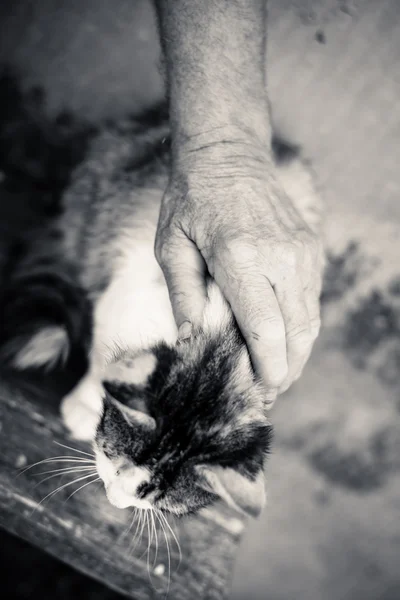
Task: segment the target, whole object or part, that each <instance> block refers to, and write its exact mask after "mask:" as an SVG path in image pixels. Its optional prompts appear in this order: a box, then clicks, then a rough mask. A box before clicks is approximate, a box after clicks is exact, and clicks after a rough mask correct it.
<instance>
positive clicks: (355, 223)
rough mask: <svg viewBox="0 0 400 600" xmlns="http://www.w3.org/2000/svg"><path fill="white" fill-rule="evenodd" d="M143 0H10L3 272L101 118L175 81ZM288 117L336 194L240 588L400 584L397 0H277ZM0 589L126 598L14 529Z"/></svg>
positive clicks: (1, 167) (385, 588) (271, 67)
mask: <svg viewBox="0 0 400 600" xmlns="http://www.w3.org/2000/svg"><path fill="white" fill-rule="evenodd" d="M158 60H159V45H158V42H157V36H156V27H155V20H154V15H153V12H152V7H151V4H150V2H148V1H147V0H136V1H134V0H112V1H111V0H108V2H106V1H105V0H79V2H78V1H73V0H69V1H67V0H41V2H35V1H34V0H2V2H1V3H0V186H1V202H0V271H1V264H2V263H1V251H2V249H3V251H4V248H6V246H7V243H8V242H9V239H8V232H9V231H10V230H11V229H10V223H11V222H12V223H16V222H18V223H19V226H20V228H21V231H23V230H24V228H27V229H29V228H30V227H32V225H33V224H34V222H35V219H37V220H42V219H43V218H46V216H47V215H49V214H50V213H51V211H52V210H53V208H54V206H55V205H56V204H57V202H58V198H59V196H60V194H61V192H62V190H63V188H64V186H65V185H66V182H67V181H68V175H69V173H70V171H71V169H72V168H73V167H74V166H75V165H76V164H78V163H79V161H80V160H81V159H82V156H83V153H84V149H85V145H86V142H87V140H88V139H89V138H90V135H91V132H92V131H93V130H94V129H98V128H99V127H101V123H102V122H104V121H105V120H107V119H113V120H114V119H116V118H118V117H120V116H124V115H127V114H130V113H134V112H137V110H138V109H139V108H141V107H144V106H148V105H150V104H152V103H153V102H154V101H155V100H157V99H159V98H160V97H161V96H162V94H163V86H162V81H161V78H160V76H159V73H158ZM268 82H269V95H270V99H271V103H272V110H273V118H274V123H275V127H276V128H277V130H278V131H279V132H280V133H281V134H283V135H284V136H285V137H286V138H287V139H288V140H290V141H291V142H293V143H295V144H298V145H299V146H300V147H301V149H302V152H303V154H304V156H305V157H306V158H308V159H309V160H310V163H311V165H312V168H313V170H314V174H315V179H316V183H317V187H318V189H319V191H320V194H321V196H322V197H323V200H324V205H325V208H326V214H325V227H324V239H325V244H326V248H327V253H328V259H329V260H328V266H327V275H326V282H325V289H324V293H323V323H324V328H323V331H322V334H321V336H320V338H319V340H318V342H317V344H316V347H315V350H314V352H313V355H312V357H311V360H310V362H309V364H308V366H307V368H306V371H305V373H304V376H303V377H302V379H301V380H300V381H299V382H298V383H296V385H295V386H293V388H292V389H291V390H290V391H289V392H288V393H287V394H286V395H285V396H283V397H282V398H281V399H280V400H279V402H278V403H277V405H276V407H275V408H274V411H273V415H272V420H273V423H274V425H275V431H276V442H275V446H274V451H273V455H272V457H271V459H270V461H269V464H268V471H267V478H268V488H269V503H268V507H267V509H266V511H265V512H264V514H263V515H262V517H261V519H260V520H259V521H257V522H254V523H252V524H250V526H249V528H248V530H247V532H246V535H245V536H244V539H243V542H242V545H241V549H240V551H239V554H238V560H237V565H236V572H235V576H234V582H233V590H232V594H231V598H232V599H233V600H242V599H243V598H252V599H253V600H294V599H296V600H321V599H323V600H350V599H351V600H398V599H399V598H400V569H399V560H400V394H399V390H400V377H399V376H400V264H399V263H400V261H399V257H400V202H399V194H400V169H399V166H398V162H399V154H400V153H399V148H400V2H399V0H379V1H377V0H293V1H291V0H270V19H269V36H268ZM0 548H1V549H0V571H1V579H2V588H3V592H2V594H1V595H2V597H3V598H7V599H11V598H15V599H17V598H31V597H33V596H35V597H36V596H42V598H50V597H51V598H53V597H55V596H57V597H60V598H65V599H66V600H67V599H69V598H72V597H74V596H76V595H79V594H82V595H83V594H85V596H86V597H87V598H97V597H99V598H108V597H111V596H115V594H113V593H112V592H109V591H108V590H106V589H105V588H103V587H102V586H100V585H98V584H96V583H93V582H92V581H90V580H89V579H87V578H84V577H83V576H81V575H79V574H77V573H75V572H73V571H72V570H70V569H69V568H67V567H65V566H63V565H61V564H60V563H58V562H56V561H54V560H53V559H51V558H49V557H48V556H47V555H45V554H42V553H41V552H39V551H38V550H35V549H32V548H31V547H30V546H27V545H26V544H25V543H23V542H21V541H19V540H14V539H13V538H11V537H9V536H7V535H6V534H3V533H2V534H1V535H0Z"/></svg>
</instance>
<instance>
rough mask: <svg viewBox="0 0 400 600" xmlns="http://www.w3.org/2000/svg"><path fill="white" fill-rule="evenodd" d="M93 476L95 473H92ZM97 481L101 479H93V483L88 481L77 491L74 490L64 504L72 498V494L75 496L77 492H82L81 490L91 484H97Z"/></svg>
mask: <svg viewBox="0 0 400 600" xmlns="http://www.w3.org/2000/svg"><path fill="white" fill-rule="evenodd" d="M94 475H97V473H94ZM98 481H101V477H97V478H96V479H94V480H93V481H88V482H87V483H84V484H83V485H81V486H80V487H78V489H77V490H74V491H73V492H72V494H70V495H69V496H68V498H67V499H66V500H64V502H67V501H68V500H69V499H70V498H72V496H73V495H74V494H76V493H77V492H79V491H80V490H83V488H85V487H86V486H88V485H90V484H91V483H97V482H98Z"/></svg>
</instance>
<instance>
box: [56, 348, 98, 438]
mask: <svg viewBox="0 0 400 600" xmlns="http://www.w3.org/2000/svg"><path fill="white" fill-rule="evenodd" d="M102 362H103V361H102V359H100V358H99V357H98V356H97V357H95V358H93V355H92V360H91V365H90V368H89V371H88V373H87V374H86V375H85V377H84V378H83V379H81V381H80V382H79V383H78V385H77V386H76V387H75V388H74V389H73V390H72V391H71V392H70V393H69V394H68V395H67V396H65V397H64V398H63V400H62V401H61V415H62V418H63V421H64V424H65V426H66V427H67V429H68V430H69V432H70V434H71V436H72V437H73V438H74V439H76V440H81V441H85V442H91V441H93V440H94V437H95V434H96V429H97V425H98V422H99V419H100V416H101V413H102V410H103V395H104V388H103V385H102V368H103V365H102Z"/></svg>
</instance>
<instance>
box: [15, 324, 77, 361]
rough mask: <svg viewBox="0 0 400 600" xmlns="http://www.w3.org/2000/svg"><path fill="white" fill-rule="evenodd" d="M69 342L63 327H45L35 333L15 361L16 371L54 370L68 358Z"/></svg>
mask: <svg viewBox="0 0 400 600" xmlns="http://www.w3.org/2000/svg"><path fill="white" fill-rule="evenodd" d="M68 352H69V340H68V334H67V332H66V330H65V329H64V328H63V327H58V326H56V325H54V326H48V327H43V328H42V329H40V330H39V331H38V332H37V333H35V334H34V335H33V336H32V337H31V339H30V340H29V341H28V342H27V343H26V344H25V346H24V347H23V348H22V349H21V350H20V351H19V352H18V354H17V355H16V356H15V358H14V360H13V365H14V367H15V368H16V369H21V370H23V369H29V368H30V367H33V368H35V367H36V368H37V367H46V368H47V369H52V368H53V367H54V366H55V365H56V364H57V362H59V361H60V362H62V363H64V362H65V361H66V360H67V358H68Z"/></svg>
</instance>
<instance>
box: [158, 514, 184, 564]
mask: <svg viewBox="0 0 400 600" xmlns="http://www.w3.org/2000/svg"><path fill="white" fill-rule="evenodd" d="M160 517H161V518H162V519H163V521H164V523H165V524H166V526H167V527H168V529H169V531H170V532H171V535H172V537H173V538H174V540H175V543H176V546H177V548H178V552H179V564H178V566H177V570H178V569H179V567H180V565H181V562H182V550H181V545H180V543H179V541H178V538H177V536H176V534H175V532H174V530H173V529H172V527H171V525H170V524H169V522H168V519H167V517H166V516H165V515H164V513H162V512H161V511H160Z"/></svg>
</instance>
